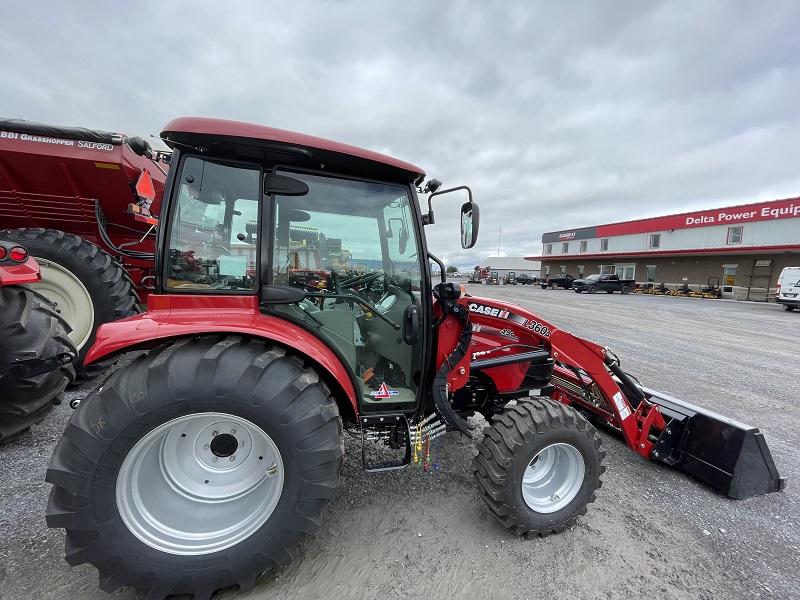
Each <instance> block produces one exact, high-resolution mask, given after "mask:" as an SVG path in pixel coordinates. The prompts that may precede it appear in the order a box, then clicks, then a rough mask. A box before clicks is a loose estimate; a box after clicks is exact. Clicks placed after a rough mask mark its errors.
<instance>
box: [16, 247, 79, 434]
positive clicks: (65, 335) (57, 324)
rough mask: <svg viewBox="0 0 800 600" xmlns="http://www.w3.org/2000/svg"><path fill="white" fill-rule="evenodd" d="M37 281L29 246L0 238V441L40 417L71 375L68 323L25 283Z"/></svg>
mask: <svg viewBox="0 0 800 600" xmlns="http://www.w3.org/2000/svg"><path fill="white" fill-rule="evenodd" d="M40 280H41V275H40V273H39V266H38V265H37V264H36V261H34V260H33V259H32V258H31V257H30V256H29V255H28V251H27V250H26V249H25V248H23V247H22V246H20V245H19V244H11V243H8V242H5V241H2V240H0V389H1V390H2V397H1V398H0V444H4V443H6V442H8V441H9V440H11V439H13V438H14V437H16V436H17V435H19V434H20V433H22V432H24V431H26V430H27V429H28V428H29V427H31V425H34V424H36V423H38V422H39V421H41V420H42V419H44V418H45V416H47V414H48V413H49V412H50V411H51V410H53V408H54V407H55V405H57V404H60V403H61V401H62V400H63V398H64V390H65V389H66V387H67V385H69V384H70V383H71V382H73V381H74V380H75V370H74V369H73V367H72V362H73V361H74V360H75V358H76V357H77V350H76V349H75V345H74V344H73V343H72V341H71V340H70V338H69V331H70V329H69V325H68V324H67V323H66V321H64V319H63V318H62V317H61V315H60V314H59V313H58V311H57V310H56V307H55V305H54V304H53V303H52V302H50V301H49V300H48V299H47V298H46V297H44V296H42V295H41V294H39V293H37V292H36V291H34V290H32V289H30V288H29V287H28V286H27V285H26V284H35V283H36V282H38V281H40Z"/></svg>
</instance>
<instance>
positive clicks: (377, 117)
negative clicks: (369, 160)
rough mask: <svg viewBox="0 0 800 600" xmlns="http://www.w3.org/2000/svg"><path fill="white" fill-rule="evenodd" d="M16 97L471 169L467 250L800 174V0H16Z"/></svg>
mask: <svg viewBox="0 0 800 600" xmlns="http://www.w3.org/2000/svg"><path fill="white" fill-rule="evenodd" d="M0 22H3V23H4V27H3V36H1V37H0V52H2V55H3V56H4V58H5V60H4V61H3V62H2V63H0V80H2V81H3V82H4V85H3V109H2V112H3V113H4V114H3V115H2V116H7V117H21V118H26V119H30V120H38V121H43V122H47V123H53V124H59V125H75V126H85V127H93V128H101V129H109V130H117V131H124V132H128V133H135V134H139V135H148V134H157V133H158V132H159V131H160V128H161V127H162V126H163V125H164V124H166V123H167V122H168V121H169V120H171V119H172V118H174V117H176V116H183V115H202V116H214V117H222V118H229V119H236V120H244V121H251V122H256V123H261V124H266V125H271V126H275V127H280V128H284V129H293V130H297V131H301V132H304V133H310V134H313V135H318V136H321V137H328V138H332V139H336V140H339V141H342V142H346V143H350V144H355V145H359V146H363V147H366V148H369V149H371V150H376V151H379V152H384V153H387V154H391V155H393V156H396V157H398V158H401V159H403V160H407V161H409V162H411V163H413V164H417V165H419V166H420V167H422V168H423V169H425V170H426V171H427V172H428V174H429V175H430V176H433V177H436V178H438V179H440V180H442V181H443V182H444V184H445V187H450V186H455V185H462V184H466V185H470V186H471V188H472V190H473V193H474V195H475V199H476V201H478V202H479V204H480V205H481V215H482V219H483V221H482V224H481V232H482V236H481V240H480V241H479V243H478V245H477V246H476V248H474V249H473V250H470V251H465V250H462V249H461V248H460V246H459V243H458V231H457V229H458V222H457V216H458V205H457V203H456V202H452V203H450V202H448V200H447V198H446V197H444V198H439V199H437V200H435V205H434V208H435V210H436V216H437V223H436V225H433V226H431V227H429V228H428V229H429V230H428V235H429V245H430V248H431V250H432V251H433V252H434V253H436V254H437V255H439V256H441V257H443V258H444V260H445V261H446V262H448V263H453V264H462V265H469V264H477V263H478V262H479V261H480V260H481V259H483V258H484V257H485V256H487V255H490V254H496V253H497V242H498V239H497V238H498V233H499V230H500V229H501V228H502V235H501V236H500V238H501V239H500V243H501V249H500V251H501V253H502V254H504V255H508V256H523V255H526V256H530V255H537V254H539V253H540V251H541V241H540V240H541V235H542V233H543V232H545V231H554V230H559V229H566V228H573V227H581V226H590V225H596V224H601V223H609V222H615V221H622V220H628V219H634V218H641V217H648V216H656V215H663V214H669V213H674V212H682V211H686V210H694V209H699V208H712V207H716V206H725V205H733V204H738V203H746V202H755V201H761V200H766V199H771V198H779V197H790V196H795V195H798V194H800V175H798V174H797V168H796V164H795V163H796V157H797V156H798V155H800V152H799V151H800V141H799V140H800V135H798V134H799V133H800V131H799V130H800V108H798V107H799V106H800V105H799V104H798V102H797V92H798V90H800V36H797V35H796V31H795V29H796V24H797V23H798V22H800V4H797V3H796V2H791V1H788V0H786V1H782V0H777V1H775V2H772V3H770V4H769V7H768V9H766V8H765V7H764V6H761V5H757V4H746V3H730V2H725V1H723V0H716V1H709V2H703V3H696V2H691V1H688V0H687V1H678V2H641V3H631V2H613V1H612V2H603V3H593V2H578V1H565V2H558V3H555V2H528V1H524V0H519V1H508V2H481V3H475V2H466V1H462V2H448V3H431V2H424V1H422V0H410V1H408V2H403V3H386V2H367V1H352V2H351V1H346V0H340V1H308V2H296V3H291V4H287V3H281V2H272V1H269V2H260V1H255V0H251V1H249V2H247V1H243V2H238V3H234V4H229V5H225V6H224V7H223V5H221V4H220V3H218V2H208V1H193V2H188V1H176V2H169V3H165V2H149V1H148V2H140V3H137V4H136V6H135V7H128V8H126V9H125V10H124V11H123V10H121V9H119V8H118V7H116V6H114V5H109V4H108V3H104V2H99V1H95V2H82V3H62V2H55V1H51V2H28V3H19V2H8V3H5V4H3V5H2V6H0Z"/></svg>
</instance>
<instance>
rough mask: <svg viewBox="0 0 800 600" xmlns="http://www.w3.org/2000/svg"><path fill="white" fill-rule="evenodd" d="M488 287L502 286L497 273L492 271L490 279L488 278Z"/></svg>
mask: <svg viewBox="0 0 800 600" xmlns="http://www.w3.org/2000/svg"><path fill="white" fill-rule="evenodd" d="M486 285H500V277H499V276H498V274H497V271H492V272H491V274H490V275H489V277H487V278H486Z"/></svg>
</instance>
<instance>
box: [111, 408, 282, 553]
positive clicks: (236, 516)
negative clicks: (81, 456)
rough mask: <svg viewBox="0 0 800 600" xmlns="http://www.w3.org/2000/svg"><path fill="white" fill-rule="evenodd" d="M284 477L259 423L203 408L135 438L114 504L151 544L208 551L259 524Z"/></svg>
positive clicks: (179, 550) (228, 543)
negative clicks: (196, 412) (138, 438)
mask: <svg viewBox="0 0 800 600" xmlns="http://www.w3.org/2000/svg"><path fill="white" fill-rule="evenodd" d="M223 436H225V437H223ZM234 448H235V450H234ZM232 450H233V451H232ZM231 451H232V453H230V452H231ZM229 453H230V454H229ZM283 483H284V469H283V461H282V459H281V455H280V452H279V451H278V448H277V446H276V445H275V442H273V441H272V438H270V437H269V436H268V435H267V434H266V433H264V431H263V430H262V429H261V428H260V427H258V426H257V425H254V424H253V423H251V422H250V421H248V420H247V419H243V418H241V417H237V416H235V415H230V414H224V413H198V414H192V415H186V416H184V417H179V418H177V419H173V420H172V421H169V422H167V423H164V424H163V425H161V426H159V427H157V428H155V429H154V430H152V431H150V432H149V433H148V434H147V435H145V436H144V437H143V438H142V439H140V440H139V441H138V442H137V443H136V445H135V446H134V447H133V448H132V449H131V451H130V452H129V453H128V456H127V457H126V458H125V460H124V461H123V463H122V466H121V467H120V471H119V474H118V475H117V489H116V496H117V509H118V510H119V514H120V516H121V517H122V520H123V521H124V522H125V525H127V527H128V529H129V530H130V531H131V533H133V534H134V535H135V536H136V537H137V538H139V539H140V540H141V541H142V542H144V543H145V544H147V545H148V546H151V547H153V548H155V549H157V550H161V551H163V552H168V553H170V554H180V555H198V554H208V553H211V552H217V551H220V550H224V549H225V548H229V547H231V546H234V545H235V544H237V543H239V542H241V541H242V540H244V539H246V538H247V537H249V536H250V535H252V534H253V533H254V532H255V531H256V530H258V529H259V528H260V527H261V526H262V525H263V524H264V523H265V522H266V521H267V520H268V519H269V517H270V516H271V515H272V512H273V511H274V510H275V507H276V506H277V504H278V500H280V497H281V493H282V491H283Z"/></svg>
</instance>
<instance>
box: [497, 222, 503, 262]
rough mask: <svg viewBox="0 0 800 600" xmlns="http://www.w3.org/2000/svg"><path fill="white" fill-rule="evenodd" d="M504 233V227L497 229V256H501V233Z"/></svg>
mask: <svg viewBox="0 0 800 600" xmlns="http://www.w3.org/2000/svg"><path fill="white" fill-rule="evenodd" d="M501 233H503V228H502V227H501V228H500V229H498V230H497V258H500V234H501Z"/></svg>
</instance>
